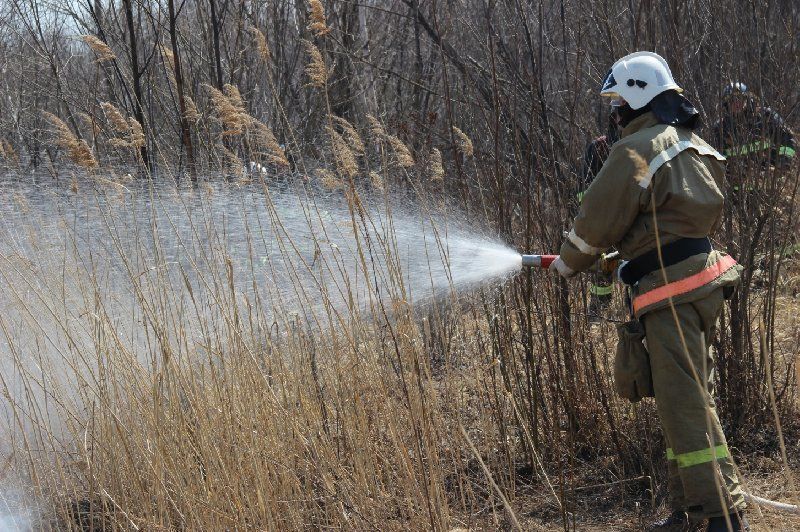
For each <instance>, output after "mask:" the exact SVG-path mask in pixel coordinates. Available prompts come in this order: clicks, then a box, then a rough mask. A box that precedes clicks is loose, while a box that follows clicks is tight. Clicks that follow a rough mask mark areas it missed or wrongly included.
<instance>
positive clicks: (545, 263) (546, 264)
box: [542, 255, 558, 268]
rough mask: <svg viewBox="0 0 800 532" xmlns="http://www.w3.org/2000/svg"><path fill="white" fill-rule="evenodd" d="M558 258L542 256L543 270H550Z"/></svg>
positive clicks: (556, 256) (555, 256)
mask: <svg viewBox="0 0 800 532" xmlns="http://www.w3.org/2000/svg"><path fill="white" fill-rule="evenodd" d="M557 258H558V255H542V268H549V267H550V265H551V264H553V261H555V260H556V259H557Z"/></svg>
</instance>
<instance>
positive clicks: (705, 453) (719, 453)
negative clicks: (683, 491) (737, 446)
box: [667, 445, 730, 468]
mask: <svg viewBox="0 0 800 532" xmlns="http://www.w3.org/2000/svg"><path fill="white" fill-rule="evenodd" d="M728 456H730V453H729V452H728V446H727V445H717V446H716V447H714V448H713V449H712V448H711V447H708V448H707V449H700V450H699V451H692V452H689V453H681V454H674V453H673V452H672V449H667V460H676V461H677V462H678V467H680V468H686V467H692V466H696V465H700V464H707V463H708V462H711V461H714V460H717V459H719V458H727V457H728Z"/></svg>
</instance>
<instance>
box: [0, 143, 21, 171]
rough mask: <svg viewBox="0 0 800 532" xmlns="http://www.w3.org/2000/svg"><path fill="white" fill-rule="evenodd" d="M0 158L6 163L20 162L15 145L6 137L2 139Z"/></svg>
mask: <svg viewBox="0 0 800 532" xmlns="http://www.w3.org/2000/svg"><path fill="white" fill-rule="evenodd" d="M0 158H2V159H3V160H4V161H6V163H11V164H14V165H16V164H19V156H18V155H17V152H16V150H14V146H12V145H11V143H10V142H9V141H7V140H6V139H0Z"/></svg>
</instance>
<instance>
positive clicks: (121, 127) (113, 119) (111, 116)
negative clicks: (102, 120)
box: [100, 102, 128, 135]
mask: <svg viewBox="0 0 800 532" xmlns="http://www.w3.org/2000/svg"><path fill="white" fill-rule="evenodd" d="M100 107H102V108H103V113H105V115H106V119H107V120H108V123H109V124H111V127H112V128H113V129H114V132H116V133H119V134H123V135H127V134H128V121H127V120H125V117H124V116H123V114H122V113H121V112H120V110H119V109H117V108H116V107H115V106H114V104H113V103H111V102H102V103H101V104H100Z"/></svg>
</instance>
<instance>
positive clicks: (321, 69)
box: [302, 39, 328, 89]
mask: <svg viewBox="0 0 800 532" xmlns="http://www.w3.org/2000/svg"><path fill="white" fill-rule="evenodd" d="M302 43H303V47H304V48H305V49H306V54H307V55H308V62H307V63H306V76H308V79H309V80H311V81H310V82H309V85H310V86H312V87H316V88H318V89H321V88H324V87H325V85H326V84H327V83H328V69H327V68H326V67H325V60H324V59H323V58H322V53H321V52H320V51H319V48H317V47H316V46H315V45H314V43H312V42H310V41H307V40H305V39H303V41H302Z"/></svg>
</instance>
